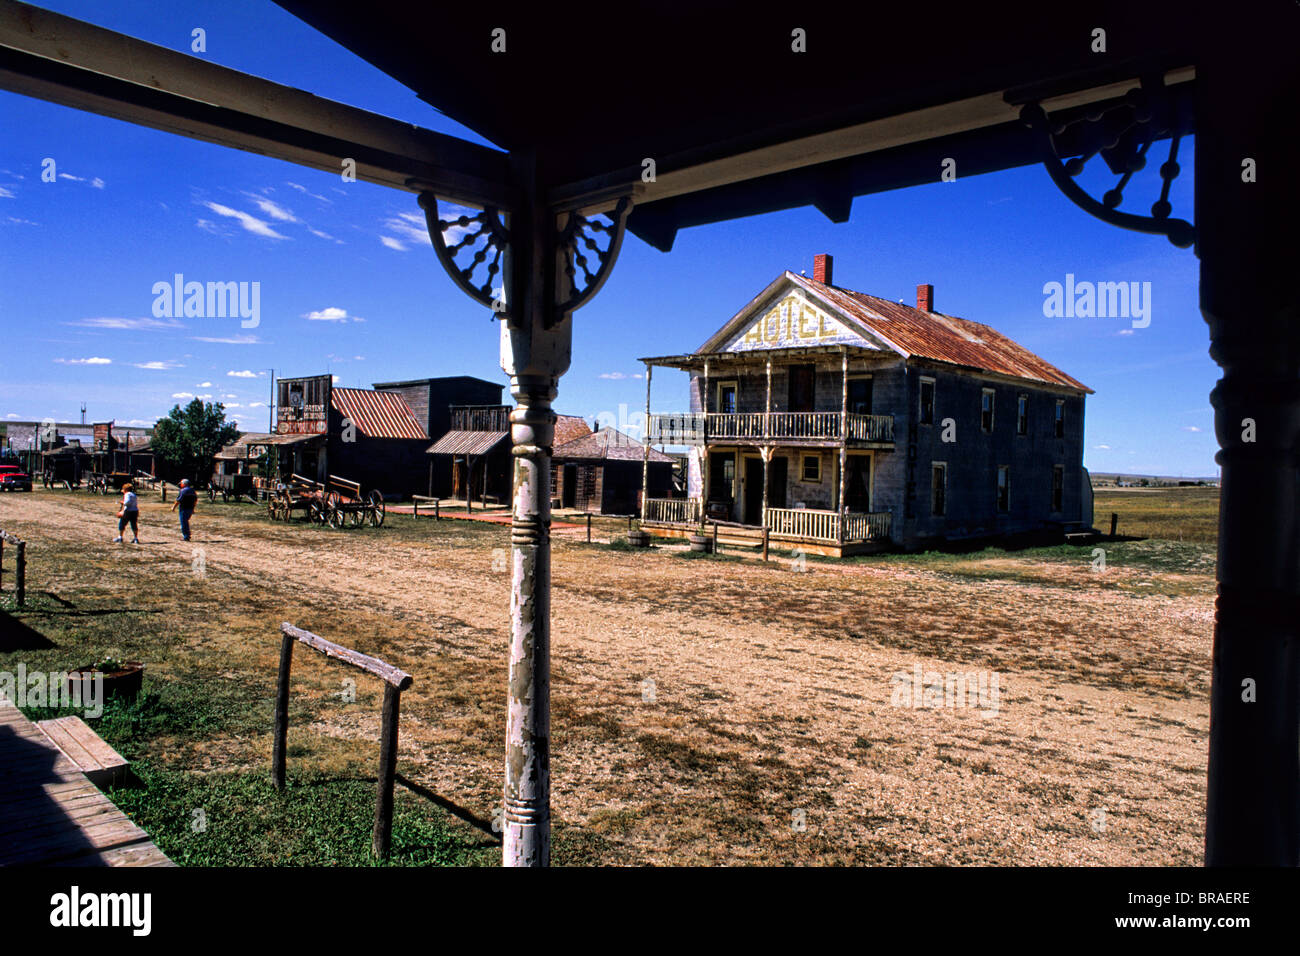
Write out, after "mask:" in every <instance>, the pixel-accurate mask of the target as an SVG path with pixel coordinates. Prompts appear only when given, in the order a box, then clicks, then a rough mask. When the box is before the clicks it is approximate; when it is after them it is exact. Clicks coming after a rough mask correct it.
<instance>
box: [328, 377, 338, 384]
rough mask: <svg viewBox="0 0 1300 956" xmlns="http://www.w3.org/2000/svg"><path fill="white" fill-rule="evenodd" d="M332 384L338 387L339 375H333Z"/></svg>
mask: <svg viewBox="0 0 1300 956" xmlns="http://www.w3.org/2000/svg"><path fill="white" fill-rule="evenodd" d="M330 382H331V383H332V384H334V385H337V384H338V383H339V377H338V376H337V375H331V376H330Z"/></svg>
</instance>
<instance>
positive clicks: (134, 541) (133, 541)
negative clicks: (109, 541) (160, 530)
mask: <svg viewBox="0 0 1300 956" xmlns="http://www.w3.org/2000/svg"><path fill="white" fill-rule="evenodd" d="M131 543H132V544H139V543H140V539H139V538H132V539H131Z"/></svg>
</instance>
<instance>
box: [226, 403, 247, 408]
mask: <svg viewBox="0 0 1300 956" xmlns="http://www.w3.org/2000/svg"><path fill="white" fill-rule="evenodd" d="M223 407H224V408H243V407H244V406H243V405H240V404H239V403H238V402H235V403H233V404H231V405H225V406H223Z"/></svg>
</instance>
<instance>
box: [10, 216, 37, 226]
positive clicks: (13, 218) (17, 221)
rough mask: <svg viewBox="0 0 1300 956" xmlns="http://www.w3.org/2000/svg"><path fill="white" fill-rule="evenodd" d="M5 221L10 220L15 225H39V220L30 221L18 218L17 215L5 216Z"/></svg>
mask: <svg viewBox="0 0 1300 956" xmlns="http://www.w3.org/2000/svg"><path fill="white" fill-rule="evenodd" d="M5 218H6V221H7V222H12V223H13V224H14V225H15V226H39V225H40V223H39V222H32V221H31V220H30V219H19V218H18V217H17V216H7V217H5Z"/></svg>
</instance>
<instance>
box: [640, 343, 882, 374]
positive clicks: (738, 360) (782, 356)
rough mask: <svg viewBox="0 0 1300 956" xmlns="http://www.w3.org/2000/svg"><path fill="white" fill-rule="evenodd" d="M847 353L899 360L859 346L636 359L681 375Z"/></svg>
mask: <svg viewBox="0 0 1300 956" xmlns="http://www.w3.org/2000/svg"><path fill="white" fill-rule="evenodd" d="M845 353H848V355H849V356H850V357H852V358H878V359H885V360H888V359H901V358H902V356H900V355H898V354H897V353H896V352H886V351H884V350H883V349H873V348H864V347H863V346H860V345H809V346H794V347H792V348H785V349H747V350H745V351H742V352H689V353H686V354H684V355H657V356H652V357H649V358H641V359H637V361H638V362H644V363H645V364H646V365H653V366H656V367H659V368H675V369H680V370H681V371H683V372H691V371H703V369H704V365H705V363H706V362H707V363H708V364H709V368H710V369H712V368H713V367H715V366H717V367H719V368H734V367H736V366H738V365H755V364H760V363H763V362H764V361H765V360H766V359H769V358H770V359H771V360H772V361H774V362H776V361H780V362H786V361H790V360H791V359H800V358H809V357H811V358H827V357H830V356H839V355H843V354H845Z"/></svg>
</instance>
